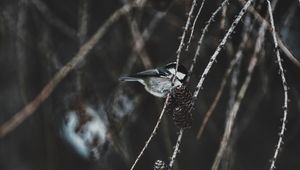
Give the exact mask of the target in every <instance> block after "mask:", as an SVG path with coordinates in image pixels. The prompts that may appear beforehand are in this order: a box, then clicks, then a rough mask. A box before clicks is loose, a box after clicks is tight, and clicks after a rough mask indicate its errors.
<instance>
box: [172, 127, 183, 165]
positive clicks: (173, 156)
mask: <svg viewBox="0 0 300 170" xmlns="http://www.w3.org/2000/svg"><path fill="white" fill-rule="evenodd" d="M183 131H184V130H183V129H180V131H179V134H178V137H177V142H176V145H175V148H174V151H173V155H172V157H171V160H170V163H169V167H170V169H172V168H173V165H174V161H175V159H176V156H177V154H178V153H179V146H180V144H181V139H182V136H183Z"/></svg>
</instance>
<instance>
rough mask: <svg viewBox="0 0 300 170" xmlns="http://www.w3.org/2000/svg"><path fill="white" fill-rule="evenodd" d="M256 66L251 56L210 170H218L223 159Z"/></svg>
mask: <svg viewBox="0 0 300 170" xmlns="http://www.w3.org/2000/svg"><path fill="white" fill-rule="evenodd" d="M256 64H257V56H256V55H253V56H252V58H251V60H250V64H249V67H248V74H247V76H246V79H245V81H244V83H243V85H242V87H241V89H240V91H239V93H238V96H237V100H236V102H235V103H234V105H233V107H232V110H231V112H230V113H229V118H228V120H227V122H226V128H225V132H224V134H223V137H222V141H221V146H220V148H219V150H218V153H217V156H216V158H215V160H214V163H213V165H212V168H211V169H212V170H217V169H218V167H219V164H220V162H221V160H222V158H223V154H224V152H225V149H226V146H227V144H228V141H229V138H230V135H231V132H232V128H233V125H234V122H235V118H236V115H237V112H238V110H239V108H240V104H241V101H242V100H243V98H244V96H245V94H246V91H247V89H248V86H249V84H250V81H251V79H252V75H253V70H254V68H255V66H256Z"/></svg>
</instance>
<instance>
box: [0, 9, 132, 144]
mask: <svg viewBox="0 0 300 170" xmlns="http://www.w3.org/2000/svg"><path fill="white" fill-rule="evenodd" d="M132 7H133V5H124V6H122V7H121V8H119V9H118V10H116V11H115V12H114V13H113V14H112V15H111V16H110V17H109V18H108V19H107V20H106V21H105V23H104V24H103V25H102V26H101V27H100V28H99V29H98V30H97V32H96V33H95V34H94V35H93V36H92V37H91V38H90V39H89V40H88V41H87V42H86V43H85V44H84V45H83V46H81V48H80V49H79V51H78V53H77V54H76V55H75V56H74V57H73V58H72V59H71V60H70V61H69V62H68V63H67V64H66V65H65V66H63V67H62V68H61V69H60V70H59V71H58V72H57V73H56V74H55V76H54V77H53V78H52V79H51V80H50V81H49V82H48V83H47V85H46V86H44V88H43V89H42V91H41V92H40V93H39V94H38V95H37V96H36V97H35V98H34V99H33V100H32V101H31V102H30V103H28V104H27V105H26V106H25V107H24V108H23V109H22V110H21V111H19V112H17V113H16V114H14V116H13V117H12V118H11V119H10V120H8V121H7V122H5V123H4V124H2V125H1V126H0V138H1V137H4V136H5V135H7V134H8V133H9V132H11V131H12V130H14V129H15V128H16V127H17V126H19V125H20V124H21V123H22V122H23V121H24V120H25V119H26V118H28V117H29V116H31V115H32V114H33V113H34V111H35V110H36V109H37V108H38V107H39V106H40V105H41V104H42V103H43V102H44V101H45V100H46V99H47V98H48V97H49V95H50V94H51V93H52V92H53V90H54V88H55V87H56V86H57V85H58V84H59V83H60V82H61V80H63V79H64V78H65V77H66V76H67V75H68V73H69V72H70V71H72V70H73V69H74V68H75V67H76V66H77V65H78V64H79V63H80V62H82V61H83V60H84V59H85V57H86V56H87V54H88V53H89V52H90V51H91V50H92V49H93V48H94V47H95V45H96V44H97V42H98V41H99V40H100V39H101V38H102V37H103V36H104V35H105V33H106V32H107V31H108V28H109V27H110V26H111V25H112V24H113V23H115V22H116V21H117V20H118V19H119V18H120V17H121V16H123V15H124V14H126V13H128V12H129V11H130V10H131V9H132Z"/></svg>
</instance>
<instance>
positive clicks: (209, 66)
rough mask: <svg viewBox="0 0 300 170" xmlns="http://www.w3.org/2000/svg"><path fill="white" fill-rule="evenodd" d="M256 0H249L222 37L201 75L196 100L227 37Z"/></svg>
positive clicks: (195, 94) (194, 96) (194, 95)
mask: <svg viewBox="0 0 300 170" xmlns="http://www.w3.org/2000/svg"><path fill="white" fill-rule="evenodd" d="M253 1H254V0H249V1H248V2H247V3H246V4H245V5H244V7H243V8H242V9H241V11H240V13H239V14H238V16H237V17H236V18H235V20H234V21H233V23H232V24H231V26H230V28H229V30H228V31H227V33H226V34H225V36H224V38H223V39H222V41H221V43H220V44H219V45H218V47H217V49H216V51H215V52H214V54H213V55H212V56H211V58H210V61H209V63H208V64H207V66H206V68H205V70H204V72H203V73H202V75H201V78H200V80H199V82H198V84H197V87H196V90H195V92H194V94H193V98H194V100H195V99H196V98H197V96H198V94H199V92H200V89H201V88H202V84H203V82H204V80H205V78H206V76H207V74H208V72H209V71H210V68H211V67H212V65H213V63H214V62H215V61H216V58H217V56H218V54H219V53H220V51H221V50H222V48H223V47H224V45H225V43H226V42H227V39H228V38H229V37H230V36H231V34H232V33H233V31H234V29H235V28H236V26H237V24H238V23H239V22H240V20H241V18H242V17H243V16H244V14H245V13H246V11H247V9H248V7H249V6H250V4H251V3H253Z"/></svg>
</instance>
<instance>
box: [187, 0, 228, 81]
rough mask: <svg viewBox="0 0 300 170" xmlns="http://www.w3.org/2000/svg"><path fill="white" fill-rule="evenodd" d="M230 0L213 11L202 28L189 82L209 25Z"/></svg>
mask: <svg viewBox="0 0 300 170" xmlns="http://www.w3.org/2000/svg"><path fill="white" fill-rule="evenodd" d="M228 1H229V0H224V1H223V3H222V4H221V5H220V6H219V7H218V8H217V9H216V10H215V12H213V14H212V15H211V17H210V18H209V20H208V21H207V23H206V25H205V27H204V28H203V29H202V34H201V37H200V39H199V41H198V44H197V49H196V52H195V55H194V58H193V60H192V64H191V66H190V68H189V72H188V77H187V79H186V82H189V81H190V78H191V74H192V73H193V70H194V66H195V64H196V62H197V58H198V56H199V54H200V47H201V45H202V42H203V39H204V36H205V35H206V33H207V31H208V27H209V26H210V24H211V23H212V22H213V21H214V19H215V17H216V15H217V14H218V13H219V11H220V10H221V9H222V8H223V7H224V6H225V5H226V4H227V3H228Z"/></svg>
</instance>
